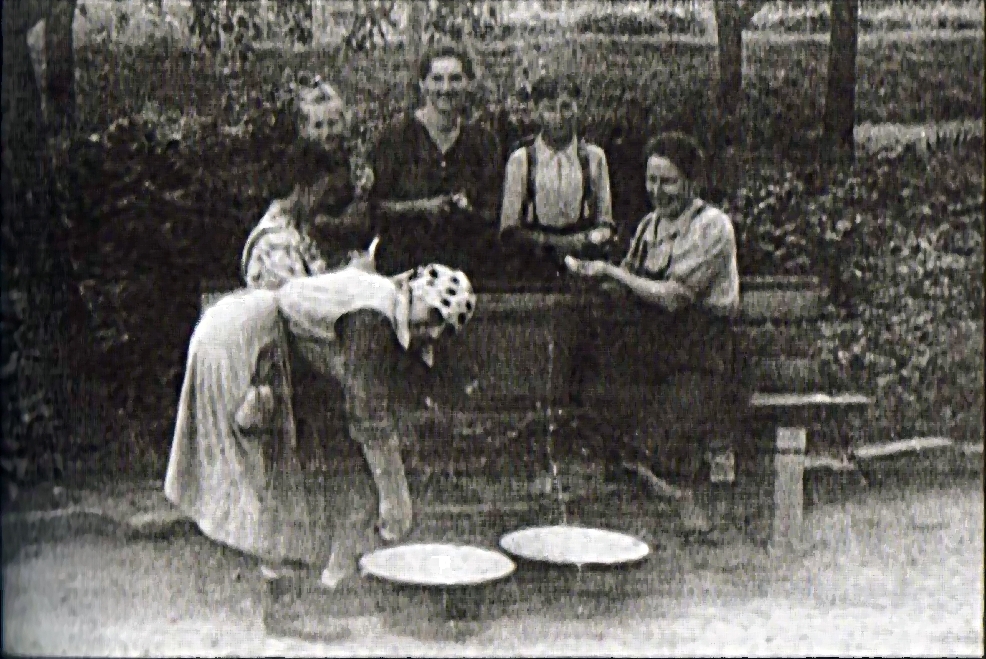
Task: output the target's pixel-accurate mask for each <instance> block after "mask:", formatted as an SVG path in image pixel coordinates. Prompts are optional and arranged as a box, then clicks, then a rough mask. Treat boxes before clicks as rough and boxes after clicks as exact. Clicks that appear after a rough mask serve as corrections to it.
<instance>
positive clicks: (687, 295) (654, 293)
mask: <svg viewBox="0 0 986 659" xmlns="http://www.w3.org/2000/svg"><path fill="white" fill-rule="evenodd" d="M607 265H608V266H609V267H608V268H607V269H606V274H607V275H609V276H610V277H611V278H612V279H614V280H616V281H618V282H619V283H621V284H623V285H624V286H626V287H627V288H628V289H630V292H632V293H633V294H634V295H636V296H637V297H639V298H640V299H641V300H643V301H644V302H646V303H647V304H654V305H658V306H660V307H663V308H665V309H667V310H668V311H677V310H678V309H680V308H682V307H684V306H687V305H689V304H692V303H693V302H694V301H695V296H694V295H693V294H692V292H691V290H689V289H688V288H687V287H686V286H683V285H681V284H679V283H678V282H676V281H654V280H652V279H647V278H646V277H640V276H637V275H635V274H632V273H630V272H628V271H627V270H624V269H623V268H620V267H618V266H615V265H609V264H607Z"/></svg>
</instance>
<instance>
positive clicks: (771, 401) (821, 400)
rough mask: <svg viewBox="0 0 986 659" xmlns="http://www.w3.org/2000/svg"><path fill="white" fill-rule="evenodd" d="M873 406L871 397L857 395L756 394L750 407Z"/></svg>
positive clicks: (815, 393) (817, 393)
mask: <svg viewBox="0 0 986 659" xmlns="http://www.w3.org/2000/svg"><path fill="white" fill-rule="evenodd" d="M872 404H873V399H872V398H870V397H869V396H864V395H862V394H855V393H841V394H835V395H831V394H825V393H819V392H813V393H806V394H775V393H764V392H757V393H754V394H753V396H752V397H751V398H750V405H752V406H753V407H754V408H780V407H812V406H824V405H829V406H845V407H866V406H868V405H872Z"/></svg>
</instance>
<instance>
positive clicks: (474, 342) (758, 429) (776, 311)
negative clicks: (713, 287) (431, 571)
mask: <svg viewBox="0 0 986 659" xmlns="http://www.w3.org/2000/svg"><path fill="white" fill-rule="evenodd" d="M234 287H235V285H232V286H231V285H230V283H229V282H220V283H218V284H217V283H215V282H214V283H211V284H207V285H206V287H205V288H204V290H203V296H202V304H203V306H208V305H209V304H211V302H212V301H214V300H215V299H216V298H217V297H219V296H221V295H222V294H223V293H222V291H228V290H230V289H231V288H234ZM742 290H743V309H742V313H741V321H740V323H739V343H738V346H737V351H736V352H737V354H739V355H742V356H743V357H744V358H745V359H747V361H748V363H747V367H748V368H750V369H751V370H752V373H753V378H754V382H753V391H754V393H753V395H752V397H751V399H750V400H749V409H748V410H747V412H748V414H749V418H750V419H751V421H752V422H753V423H754V426H753V432H755V433H756V434H757V437H756V442H757V454H758V456H759V457H758V459H757V460H756V461H755V464H753V465H746V466H744V468H743V469H740V470H739V471H738V473H737V476H736V477H737V482H738V483H740V482H741V481H744V480H745V481H746V482H743V483H742V484H743V485H750V484H751V483H750V482H749V481H752V485H753V486H755V489H756V490H757V493H756V495H755V496H754V499H756V502H755V505H754V506H753V512H752V513H750V516H752V517H753V518H754V519H755V521H754V522H753V527H754V528H753V530H752V534H753V535H754V536H755V537H756V538H757V539H758V540H761V541H766V542H767V543H768V544H769V545H770V546H771V547H775V548H783V547H786V546H789V545H791V544H796V543H797V542H798V540H799V535H800V533H799V531H800V528H801V519H802V516H803V510H804V475H805V470H806V468H811V467H812V457H813V456H817V459H816V460H815V463H816V464H820V465H826V464H841V463H845V462H846V461H847V460H850V459H851V458H850V450H849V448H850V447H849V444H848V441H845V440H846V438H842V445H841V446H836V447H827V448H829V449H832V448H835V454H834V456H833V455H832V451H831V450H829V451H828V455H826V453H825V452H824V450H822V449H823V447H820V446H819V442H818V441H817V438H816V437H812V436H811V434H812V433H811V432H810V431H811V429H812V428H813V427H817V426H818V425H819V423H820V422H821V421H825V420H828V421H836V422H838V420H839V419H842V418H844V417H845V416H847V415H850V414H857V413H865V411H866V410H867V409H868V408H869V407H870V406H871V405H872V401H871V399H870V398H869V397H868V396H865V395H862V394H859V393H857V392H851V391H832V387H830V386H828V383H826V382H825V381H824V378H823V374H822V373H821V372H820V366H819V359H818V355H817V354H816V352H817V347H818V340H819V329H818V321H819V319H820V318H821V317H822V314H823V308H824V299H825V292H824V291H823V290H822V287H821V286H820V284H819V282H818V281H817V280H816V279H814V278H804V277H802V278H794V277H771V278H745V279H744V280H743V282H742ZM478 297H479V301H478V303H477V312H476V315H475V317H474V319H473V321H472V323H471V324H470V327H469V328H468V330H467V331H466V332H465V333H464V334H463V335H462V337H460V338H457V339H456V340H455V341H453V342H452V343H451V344H450V345H449V346H448V347H447V351H446V353H445V354H444V355H443V361H444V362H445V363H452V364H454V365H455V366H456V369H457V376H458V377H457V378H454V380H455V381H454V383H451V384H449V387H450V388H454V389H455V390H454V391H447V392H445V393H446V394H447V395H446V396H444V397H442V398H443V399H444V400H445V401H448V403H447V405H446V406H445V407H443V408H429V409H421V410H419V411H418V412H416V413H415V414H414V417H415V419H414V422H415V423H416V425H418V426H419V428H420V429H421V432H420V434H421V436H422V437H425V438H434V441H431V442H422V444H425V445H428V444H430V446H426V447H425V448H420V449H417V450H418V451H419V452H421V454H420V455H418V456H412V458H411V462H412V463H414V464H417V465H420V464H429V463H431V462H435V461H436V460H439V459H444V457H445V456H446V455H448V454H449V453H452V454H453V456H457V455H461V456H462V461H461V463H460V464H458V465H457V466H456V467H455V468H454V469H450V471H458V472H460V473H470V472H472V473H475V472H477V471H483V470H484V469H486V470H492V471H493V472H494V473H495V474H496V475H497V476H499V477H500V478H502V479H504V480H509V479H511V478H515V477H516V478H519V479H525V478H526V479H529V478H530V476H531V473H530V469H529V468H525V467H523V466H514V465H506V464H504V463H502V461H501V462H500V463H497V461H496V458H497V457H498V455H500V454H503V453H504V452H507V453H510V452H511V449H513V451H512V453H513V454H514V455H518V456H519V458H518V459H519V460H524V459H525V456H523V455H520V454H521V453H523V450H522V451H520V452H518V451H517V448H518V447H517V442H518V441H520V440H519V439H518V434H519V428H523V427H524V426H530V425H531V424H532V423H539V422H540V420H541V419H543V411H544V409H546V407H547V408H550V409H555V408H557V409H560V410H566V411H567V412H568V418H569V419H572V420H573V421H574V420H577V419H578V418H579V417H580V415H581V413H582V412H590V413H591V410H578V409H576V408H574V407H573V405H572V400H571V396H570V394H571V389H570V384H571V383H570V382H569V381H568V379H567V378H568V375H569V373H570V367H571V359H572V347H573V334H572V332H573V329H574V330H575V331H577V316H576V309H577V304H578V301H577V297H576V296H574V295H572V294H571V293H569V292H567V291H565V290H564V289H561V290H553V291H530V290H523V289H522V288H520V289H519V290H509V289H507V290H503V289H501V290H499V291H497V292H487V293H482V292H481V293H480V294H479V296H478ZM549 353H550V354H549ZM549 364H550V368H549ZM549 370H550V371H551V373H550V377H549V373H548V371H549ZM450 380H452V378H450ZM548 401H550V404H549V403H548ZM539 409H540V410H541V411H537V410H539ZM565 431H566V429H565V428H561V429H559V430H558V432H559V433H563V432H565ZM477 437H481V438H484V440H485V441H484V442H482V443H478V442H477V440H476V438H477ZM437 438H442V439H441V440H439V439H437ZM511 444H513V446H511ZM436 447H438V450H437V451H436V450H435V448H436ZM480 447H481V448H480ZM526 447H527V444H522V445H521V446H520V448H521V449H526ZM429 449H430V450H432V451H433V453H432V454H431V455H426V453H427V451H428V450H429ZM528 457H529V456H528ZM451 461H453V462H455V461H456V459H455V457H453V458H452V460H451ZM740 472H742V473H740ZM483 505H485V506H486V507H489V505H490V504H489V502H486V503H484V504H483ZM468 509H470V508H469V507H468V506H466V507H463V510H468ZM478 509H479V508H477V510H478ZM484 509H485V508H484Z"/></svg>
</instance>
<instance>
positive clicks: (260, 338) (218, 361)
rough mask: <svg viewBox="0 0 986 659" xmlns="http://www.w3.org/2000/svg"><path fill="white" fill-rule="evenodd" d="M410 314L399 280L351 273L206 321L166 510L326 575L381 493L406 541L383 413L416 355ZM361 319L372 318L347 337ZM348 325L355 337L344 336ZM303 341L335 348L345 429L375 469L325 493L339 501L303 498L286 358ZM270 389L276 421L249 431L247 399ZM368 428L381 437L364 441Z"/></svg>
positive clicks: (239, 545) (406, 518)
mask: <svg viewBox="0 0 986 659" xmlns="http://www.w3.org/2000/svg"><path fill="white" fill-rule="evenodd" d="M407 307H408V301H407V295H406V290H404V289H403V288H401V287H400V286H399V285H398V284H397V283H395V282H394V281H392V280H391V279H388V278H386V277H383V276H381V275H377V274H374V273H368V272H365V271H362V270H359V269H356V268H346V269H343V270H340V271H336V272H331V273H327V274H324V275H319V276H315V277H303V278H298V279H294V280H292V281H290V282H288V283H286V284H285V285H284V286H282V287H281V288H279V289H278V290H266V289H253V290H241V291H237V292H235V293H232V294H229V295H227V296H225V297H223V298H222V299H220V300H219V301H218V302H216V303H215V304H214V305H213V306H212V307H210V308H209V309H207V310H206V311H205V312H204V313H203V315H202V318H201V320H200V321H199V323H198V325H197V327H196V328H195V332H194V333H193V336H192V340H191V342H190V345H189V354H188V362H187V367H186V372H185V380H184V383H183V386H182V392H181V399H180V402H179V408H178V417H177V421H176V426H175V435H174V440H173V443H172V447H171V455H170V459H169V462H168V469H167V474H166V478H165V486H164V490H165V494H166V496H167V497H168V499H170V500H171V501H172V502H173V503H174V504H175V505H176V506H178V507H179V508H180V509H181V510H182V511H183V512H184V513H185V514H187V515H188V516H189V517H190V518H191V519H192V520H194V521H195V523H196V524H198V526H199V528H200V529H201V530H202V532H203V533H205V534H206V535H207V536H209V537H210V538H212V539H214V540H216V541H218V542H221V543H223V544H226V545H228V546H231V547H234V548H236V549H239V550H241V551H244V552H247V553H250V554H253V555H256V556H258V557H261V558H262V559H264V560H268V561H273V562H282V561H301V562H304V563H308V564H312V565H319V564H324V562H325V561H326V560H327V559H328V557H329V555H330V553H331V552H333V551H336V550H337V548H338V546H339V545H340V543H341V544H343V545H345V547H344V550H345V551H346V552H348V553H350V554H355V552H357V551H358V548H359V546H360V545H361V543H363V542H364V539H363V534H364V533H366V532H367V531H368V527H369V523H370V522H371V521H372V516H373V510H372V502H373V498H374V496H375V495H376V498H377V499H379V501H378V508H379V509H378V513H379V515H380V518H381V520H382V523H386V524H387V525H388V526H389V528H390V529H391V530H392V531H393V532H394V534H395V535H401V534H402V533H406V532H407V530H409V528H410V517H411V509H410V508H411V506H410V497H409V494H408V492H407V482H406V480H405V479H404V472H403V465H402V464H401V463H400V452H399V443H398V442H397V436H396V431H395V430H394V428H395V427H396V424H395V422H394V420H393V418H392V416H391V412H390V409H389V408H388V407H387V404H388V400H387V399H388V398H389V396H388V392H387V386H388V385H389V383H388V382H387V381H386V380H387V377H388V375H389V371H388V370H387V368H386V366H387V364H389V363H391V362H392V361H393V360H394V359H395V353H396V354H399V353H400V351H401V348H405V349H406V347H407V345H408V342H409V329H408V320H407V318H408V312H407ZM353 318H357V319H359V318H364V319H369V320H368V321H365V322H363V325H359V324H358V323H357V324H355V325H354V323H348V325H347V323H346V321H347V319H353ZM340 323H342V324H341V325H340ZM340 326H345V327H347V328H348V327H349V326H352V327H351V328H350V329H346V330H345V333H346V336H339V335H337V329H338V328H339V327H340ZM341 333H342V332H340V334H341ZM374 337H375V338H374ZM364 338H367V339H368V340H363V339H364ZM296 339H304V340H309V341H317V342H318V343H320V344H322V345H324V346H335V347H336V351H335V353H334V355H332V358H331V359H330V360H329V361H328V362H327V366H328V370H329V371H331V373H330V374H331V375H332V376H334V377H336V378H337V379H338V380H339V381H340V382H341V384H342V385H343V389H344V390H345V392H346V408H347V415H348V416H349V422H350V427H351V428H353V429H355V430H356V433H355V434H356V435H359V438H358V441H360V443H361V445H362V447H363V452H364V455H365V457H366V458H367V461H368V463H369V465H370V469H369V470H367V471H366V473H365V474H363V475H360V474H354V475H353V482H352V483H349V484H346V485H343V486H340V487H338V488H337V489H336V490H335V491H334V492H329V493H328V495H329V498H330V499H334V500H331V501H326V500H324V499H325V497H324V496H323V500H322V501H318V500H317V497H313V495H312V493H311V492H305V491H303V490H304V487H303V485H302V484H301V483H302V482H303V480H304V479H302V478H299V477H298V476H299V474H300V472H301V464H300V462H301V461H300V457H299V455H298V450H297V449H298V441H297V436H296V433H295V426H294V415H293V410H292V407H291V373H290V360H289V358H288V357H289V350H290V349H291V344H292V342H293V341H295V340H296ZM395 346H396V350H395V349H394V348H395ZM375 360H379V361H380V362H381V363H379V364H378V363H374V362H375ZM263 385H268V386H270V387H271V390H272V391H273V392H274V396H275V401H276V404H275V406H274V408H275V410H276V411H275V413H274V415H273V418H271V419H268V420H267V421H266V422H265V423H264V425H263V426H262V427H261V428H259V429H244V428H242V427H240V426H239V424H238V423H237V421H236V418H235V417H236V413H237V411H238V410H239V409H240V406H241V405H242V404H243V402H244V400H245V399H246V397H247V395H248V394H249V392H250V391H251V388H254V389H255V388H256V387H258V386H263ZM381 399H382V400H381ZM368 426H372V427H376V428H378V429H380V430H381V432H377V433H376V434H372V433H371V434H366V433H363V434H360V432H361V431H362V430H363V429H365V427H368ZM354 438H355V437H354ZM374 481H376V484H377V487H376V488H375V491H374V488H373V483H374ZM327 509H328V510H327ZM333 536H335V537H333ZM334 547H335V549H334Z"/></svg>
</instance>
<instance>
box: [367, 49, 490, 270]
mask: <svg viewBox="0 0 986 659" xmlns="http://www.w3.org/2000/svg"><path fill="white" fill-rule="evenodd" d="M417 78H418V84H419V87H420V92H421V95H422V97H423V101H424V103H423V105H422V106H421V107H419V108H418V109H416V110H414V111H413V112H409V113H408V114H407V115H405V116H403V117H401V118H399V119H398V120H396V121H395V122H394V123H393V124H391V125H390V126H388V127H387V128H386V129H384V131H383V133H382V134H381V136H380V139H379V141H378V143H377V147H376V152H375V154H374V156H373V171H374V173H375V175H376V182H375V184H374V186H373V188H372V190H371V192H370V200H371V207H372V211H373V215H374V224H375V226H376V228H377V233H378V234H379V235H380V253H379V258H378V265H379V267H380V271H381V272H384V273H393V272H400V271H402V270H404V269H406V268H408V267H409V266H410V265H411V264H413V263H420V262H422V261H432V260H437V261H441V262H443V263H449V264H451V265H454V266H455V267H458V268H462V269H465V270H468V271H469V272H470V273H471V274H472V275H473V276H474V277H483V276H485V275H486V273H487V272H496V271H497V263H496V259H495V258H491V256H492V255H493V253H492V251H491V250H494V249H495V248H496V244H497V243H496V230H495V223H496V219H497V218H496V214H497V205H498V202H499V196H500V179H501V175H500V170H501V169H502V166H501V163H500V152H499V148H498V146H497V142H496V139H495V138H494V137H493V134H492V133H491V132H490V131H488V130H486V129H485V128H483V127H482V126H481V125H479V124H477V123H470V122H467V121H466V103H467V99H468V92H469V89H470V86H472V85H473V84H474V83H475V78H476V72H475V69H474V66H473V60H472V58H471V57H470V56H469V54H468V53H467V52H466V51H465V50H464V49H462V48H461V47H458V46H455V45H447V46H442V47H437V48H434V49H432V50H430V51H429V52H427V53H426V54H425V56H424V57H423V58H422V59H421V63H420V66H419V69H418V71H417Z"/></svg>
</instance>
